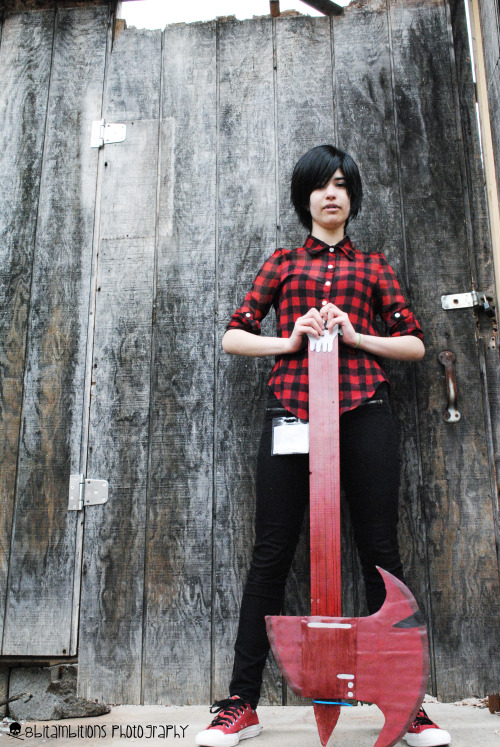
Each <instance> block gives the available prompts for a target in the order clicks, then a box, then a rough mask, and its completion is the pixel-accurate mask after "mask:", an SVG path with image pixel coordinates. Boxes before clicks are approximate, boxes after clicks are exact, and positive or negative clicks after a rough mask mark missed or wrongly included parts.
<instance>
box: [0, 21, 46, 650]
mask: <svg viewBox="0 0 500 747" xmlns="http://www.w3.org/2000/svg"><path fill="white" fill-rule="evenodd" d="M53 29H54V14H53V13H52V12H45V13H30V14H18V15H16V16H12V17H10V18H9V19H7V21H6V22H5V24H4V26H3V28H2V37H1V46H0V78H1V80H2V88H1V92H0V122H1V123H2V126H1V128H0V205H1V208H0V209H1V215H0V392H1V397H2V407H1V409H0V589H2V592H1V595H0V635H1V631H3V622H4V615H5V603H6V597H5V593H6V590H7V585H8V573H9V555H10V544H11V533H12V519H13V512H14V501H15V486H16V470H17V459H18V451H19V439H20V430H21V410H22V399H23V379H24V369H25V364H26V358H25V355H26V337H27V333H28V315H29V304H30V293H31V274H32V267H33V251H34V242H35V232H36V221H37V208H38V196H39V188H40V174H41V168H42V153H43V142H44V134H45V119H46V110H47V98H48V88H49V79H50V65H51V57H52V41H53ZM33 42H34V43H33Z"/></svg>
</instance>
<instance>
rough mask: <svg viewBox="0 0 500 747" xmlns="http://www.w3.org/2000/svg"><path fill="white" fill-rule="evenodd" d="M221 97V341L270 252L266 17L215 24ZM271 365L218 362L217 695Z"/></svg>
mask: <svg viewBox="0 0 500 747" xmlns="http://www.w3.org/2000/svg"><path fill="white" fill-rule="evenodd" d="M219 101H220V103H219V143H218V218H217V220H218V293H219V304H218V316H219V319H220V326H219V327H218V329H217V344H218V345H219V341H220V338H221V336H222V334H223V331H224V328H225V324H226V323H227V321H228V320H229V318H230V316H231V314H232V312H233V311H234V309H235V308H236V307H237V306H238V305H239V304H240V303H241V301H242V300H243V297H244V295H245V293H246V292H247V290H248V288H249V287H250V284H251V282H252V280H253V278H254V276H255V274H256V271H257V270H258V268H259V266H260V263H261V262H262V261H263V260H264V259H265V258H266V257H268V256H269V255H270V254H271V253H272V251H273V250H274V248H275V246H276V214H277V198H276V191H275V178H276V175H275V163H276V153H275V132H274V92H273V44H272V22H271V19H264V18H262V19H254V20H253V21H243V22H234V21H227V22H225V23H220V24H219ZM267 329H269V327H267ZM217 349H218V350H219V348H217ZM271 364H272V362H271V361H269V360H260V361H259V360H250V359H242V358H237V357H234V356H225V355H223V354H221V357H220V360H218V361H217V364H216V365H217V383H216V410H217V413H218V425H217V431H216V444H217V445H218V453H217V457H216V458H217V475H216V487H217V495H216V503H215V518H214V564H215V565H214V578H215V579H216V588H215V589H214V600H213V605H214V631H213V651H214V661H213V697H221V696H222V697H224V696H225V695H226V694H227V690H228V684H229V679H230V676H231V670H232V659H233V645H234V640H235V637H236V628H237V622H238V613H239V605H240V601H241V592H242V587H243V584H244V581H245V577H246V572H247V569H248V565H249V559H250V553H251V548H252V540H253V531H252V527H253V515H254V472H255V455H256V452H257V446H258V439H259V435H260V429H261V423H262V418H263V404H264V401H265V389H266V387H265V384H266V382H267V379H268V377H269V372H270V368H271ZM228 445H231V448H227V446H228ZM263 702H268V703H281V678H280V677H279V676H278V673H277V671H276V669H275V668H273V669H269V668H268V673H267V675H266V678H265V684H264V688H263Z"/></svg>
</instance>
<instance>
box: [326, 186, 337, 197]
mask: <svg viewBox="0 0 500 747" xmlns="http://www.w3.org/2000/svg"><path fill="white" fill-rule="evenodd" d="M335 194H336V192H335V185H334V184H332V182H328V184H327V185H326V197H327V198H328V199H332V198H333V197H335Z"/></svg>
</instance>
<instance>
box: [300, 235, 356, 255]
mask: <svg viewBox="0 0 500 747" xmlns="http://www.w3.org/2000/svg"><path fill="white" fill-rule="evenodd" d="M331 246H332V245H331V244H325V242H324V241H321V240H320V239H317V238H316V237H315V236H313V235H312V234H309V236H308V237H307V239H306V242H305V244H304V247H305V248H306V249H307V251H308V252H309V254H310V255H311V256H314V255H315V254H319V253H320V252H323V251H324V250H325V249H330V247H331ZM333 248H334V249H340V250H341V251H342V252H344V254H345V255H346V257H347V258H348V259H351V260H353V259H354V255H355V251H354V246H353V244H352V241H351V239H350V238H349V236H344V238H343V239H342V240H341V241H339V242H338V243H337V244H335V245H334V246H333Z"/></svg>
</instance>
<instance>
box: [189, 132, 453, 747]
mask: <svg viewBox="0 0 500 747" xmlns="http://www.w3.org/2000/svg"><path fill="white" fill-rule="evenodd" d="M361 197H362V185H361V178H360V175H359V171H358V167H357V165H356V164H355V162H354V161H353V160H352V158H351V157H350V156H349V155H347V154H346V153H344V152H343V151H341V150H339V149H338V148H335V147H334V146H332V145H321V146H318V147H316V148H313V149H312V150H310V151H309V152H308V153H306V154H305V155H304V156H302V158H301V159H300V160H299V161H298V163H297V165H296V166H295V169H294V172H293V176H292V188H291V198H292V202H293V205H294V207H295V210H296V212H297V215H298V217H299V219H300V221H301V223H302V224H303V225H304V226H305V227H306V228H307V230H308V231H309V232H310V233H309V235H308V237H307V239H306V241H305V243H304V245H303V246H301V247H299V248H298V249H277V250H276V251H275V252H274V253H273V254H272V256H271V257H270V258H269V259H268V260H266V262H264V264H263V265H262V267H261V269H260V270H259V272H258V274H257V277H256V278H255V281H254V283H253V285H252V288H251V290H250V291H249V292H248V294H247V296H246V297H245V300H244V301H243V303H242V305H241V306H240V307H239V308H238V309H237V310H236V312H235V313H234V314H233V316H232V318H231V320H230V322H229V324H228V327H227V331H226V333H225V335H224V338H223V341H222V345H223V348H224V350H225V352H226V353H231V354H233V355H246V356H274V357H275V359H276V362H275V365H274V368H273V370H272V374H271V378H270V381H269V400H268V403H267V411H266V419H265V423H264V428H263V433H262V436H261V441H260V446H259V452H258V461H257V481H256V491H257V494H256V518H255V544H254V548H253V555H252V561H251V566H250V570H249V573H248V578H247V581H246V585H245V588H244V592H243V599H242V603H241V610H240V620H239V628H238V634H237V638H236V643H235V658H234V667H233V673H232V679H231V682H230V685H229V697H228V698H227V699H225V700H222V701H217V702H216V703H214V705H213V706H212V708H211V712H212V713H216V714H217V715H216V717H215V718H214V720H213V721H212V723H211V724H210V725H209V726H208V728H207V729H205V730H204V731H202V732H200V733H199V734H198V735H197V737H196V743H197V744H198V745H205V746H206V747H231V745H236V744H238V742H239V740H240V739H245V738H248V737H256V736H258V735H259V733H260V731H261V726H260V724H259V719H258V716H257V713H256V708H257V704H258V701H259V697H260V689H261V684H262V672H263V669H264V665H265V662H266V658H267V655H268V652H269V641H268V638H267V634H266V626H265V616H266V615H279V614H280V612H281V608H282V604H283V597H284V591H285V583H286V579H287V576H288V573H289V570H290V566H291V563H292V559H293V556H294V553H295V548H296V545H297V542H298V539H299V534H300V530H301V526H302V520H303V516H304V511H305V508H306V506H307V503H308V498H309V457H308V454H293V455H286V456H272V454H271V439H272V427H271V426H272V419H273V418H275V417H276V416H279V415H289V416H296V417H298V418H300V419H303V420H307V418H308V357H307V334H310V335H313V336H315V337H319V336H320V335H322V334H323V333H324V329H325V325H326V327H327V328H328V329H329V330H331V329H332V328H333V326H334V325H336V324H338V325H339V327H340V330H341V334H342V337H341V338H340V339H341V344H340V350H339V395H340V415H341V417H340V464H341V482H342V486H343V488H344V491H345V495H346V499H347V502H348V505H349V510H350V515H351V520H352V524H353V527H354V533H355V539H356V544H357V549H358V553H359V557H360V561H361V566H362V571H363V577H364V581H365V587H366V597H367V603H368V610H369V613H370V614H373V613H374V612H376V611H377V610H378V609H379V608H380V607H381V606H382V604H383V601H384V598H385V587H384V583H383V580H382V578H381V576H380V574H379V573H378V571H377V570H376V566H377V565H378V566H380V567H382V568H384V569H385V570H387V571H389V572H390V573H392V574H393V575H394V576H396V577H397V578H399V579H401V580H402V581H404V575H403V568H402V565H401V559H400V553H399V547H398V538H397V523H398V490H399V460H398V440H397V434H396V428H395V423H394V420H393V416H392V413H391V407H390V404H389V399H388V389H389V386H388V382H387V377H386V374H385V372H384V370H383V367H382V364H381V361H380V359H381V358H393V359H396V360H406V361H418V360H420V359H421V358H422V357H423V355H424V352H425V349H424V345H423V342H422V337H423V335H422V331H421V329H420V325H419V323H418V322H417V320H416V319H415V317H414V316H413V314H412V312H411V311H410V309H409V308H408V305H407V303H406V301H405V299H404V297H403V295H402V292H401V289H400V287H399V284H398V281H397V279H396V277H395V274H394V272H393V270H392V268H391V267H390V265H389V264H388V263H387V261H386V259H385V257H384V255H383V254H382V253H381V252H373V253H363V252H360V251H358V250H357V249H356V248H355V247H354V245H353V243H352V242H351V240H350V239H349V237H348V236H347V235H346V233H345V229H346V227H347V225H348V223H349V221H350V220H351V219H353V218H355V217H356V215H357V214H358V212H359V210H360V207H361ZM271 306H273V307H274V310H275V312H276V322H277V336H276V337H267V336H261V335H260V324H261V321H262V319H263V318H264V317H265V316H266V314H267V313H268V311H269V310H270V308H271ZM377 317H379V318H381V319H382V320H383V322H384V323H385V325H386V329H387V333H388V335H387V336H385V337H381V336H380V334H379V332H378V328H377ZM404 739H405V740H406V741H407V743H408V744H409V745H410V746H411V747H437V746H438V745H446V744H449V743H450V735H449V734H448V732H446V731H444V730H443V729H440V728H439V727H438V726H437V725H436V724H435V723H433V722H432V721H431V720H430V719H429V718H428V717H427V715H426V713H425V712H424V711H423V709H421V710H420V711H419V713H418V714H417V717H416V719H415V721H414V722H413V724H412V726H411V728H410V729H409V731H408V732H407V734H405V736H404Z"/></svg>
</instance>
